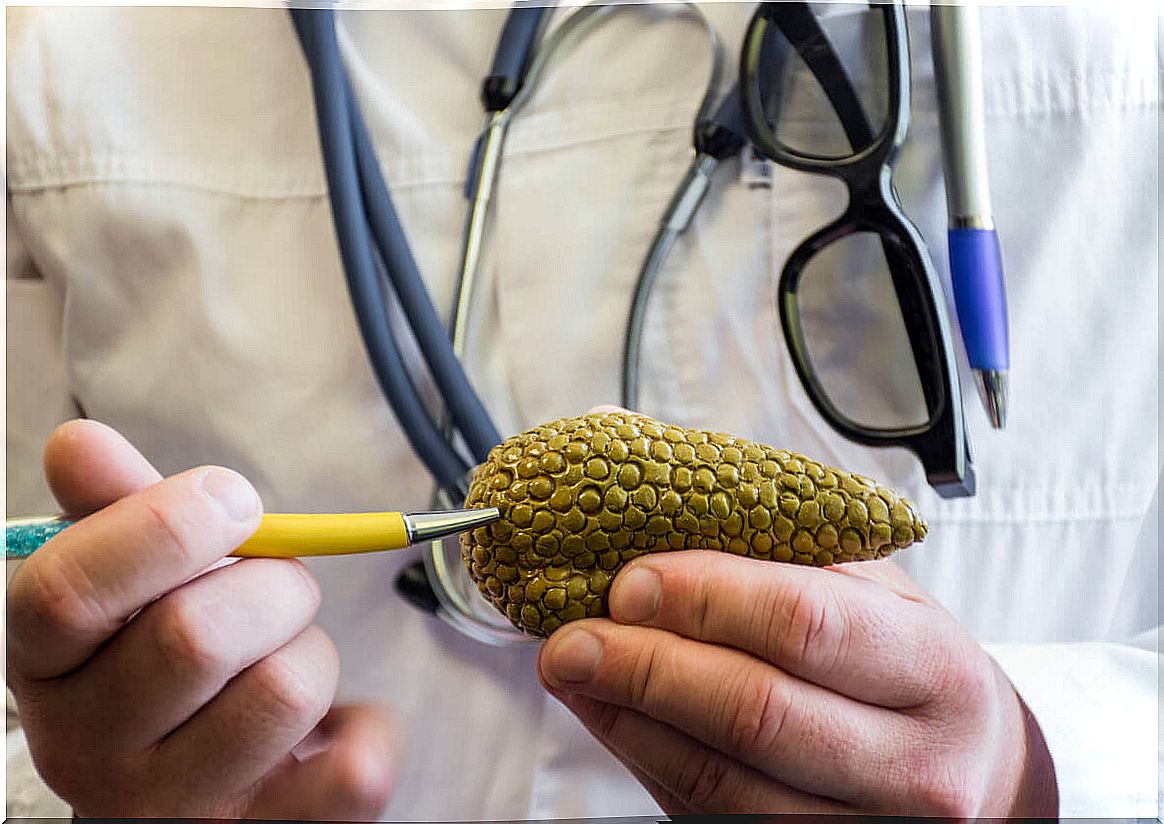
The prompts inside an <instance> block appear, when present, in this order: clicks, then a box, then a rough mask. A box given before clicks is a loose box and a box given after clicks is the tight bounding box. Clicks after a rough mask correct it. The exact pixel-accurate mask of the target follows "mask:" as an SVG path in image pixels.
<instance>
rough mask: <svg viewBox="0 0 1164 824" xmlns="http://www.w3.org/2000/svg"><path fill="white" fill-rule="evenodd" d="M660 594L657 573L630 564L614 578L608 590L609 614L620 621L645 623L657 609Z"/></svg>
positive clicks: (660, 589)
mask: <svg viewBox="0 0 1164 824" xmlns="http://www.w3.org/2000/svg"><path fill="white" fill-rule="evenodd" d="M662 596H663V587H662V584H661V583H660V581H659V575H658V573H656V572H655V571H654V570H651V569H648V568H647V567H645V566H632V567H631V568H630V569H628V570H626V571H625V572H624V573H623V574H622V575H621V576H620V577H618V578H617V579H615V583H614V586H613V587H612V589H611V592H610V614H611V616H612V617H613V618H614V619H615V620H616V621H620V622H622V623H627V624H643V623H646V622H647V621H650V620H651V619H652V618H654V617H655V613H657V612H658V611H659V601H660V599H661V598H662Z"/></svg>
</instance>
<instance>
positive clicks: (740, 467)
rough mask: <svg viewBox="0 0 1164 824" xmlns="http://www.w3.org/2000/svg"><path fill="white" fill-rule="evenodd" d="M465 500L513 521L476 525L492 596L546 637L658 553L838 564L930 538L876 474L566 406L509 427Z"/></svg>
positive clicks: (470, 551) (472, 541) (473, 546)
mask: <svg viewBox="0 0 1164 824" xmlns="http://www.w3.org/2000/svg"><path fill="white" fill-rule="evenodd" d="M465 506H467V507H478V506H495V507H497V508H499V509H500V510H501V520H500V521H498V522H497V523H494V524H491V525H490V526H487V527H481V528H479V529H476V530H473V531H472V532H468V533H465V534H464V535H463V536H462V539H461V552H462V556H463V558H464V561H465V565H466V567H467V568H468V570H469V573H470V575H471V576H472V578H473V580H474V581H475V582H476V584H477V586H478V588H479V589H480V590H481V592H482V594H483V595H484V596H485V597H486V598H488V599H489V601H491V602H492V603H493V604H494V605H495V606H496V607H497V608H498V609H499V610H501V611H502V612H503V613H505V615H507V616H508V617H509V620H510V621H512V622H513V624H514V625H515V626H517V627H519V628H520V629H522V630H524V631H525V632H527V633H529V634H531V635H535V636H546V635H549V634H550V633H551V632H553V631H554V630H555V629H557V628H558V627H560V626H561V625H562V624H564V623H566V622H568V621H573V620H577V619H579V618H586V617H598V616H602V615H605V614H606V593H607V589H608V588H609V586H610V582H611V580H612V579H613V578H614V576H615V574H616V573H617V572H618V570H619V569H620V568H621V567H622V566H623V565H624V564H626V563H627V562H628V561H630V560H631V559H633V558H636V557H638V556H640V555H643V554H646V553H648V552H660V551H669V550H682V549H715V550H722V551H725V552H730V553H733V554H735V555H745V556H749V557H752V558H759V559H763V560H772V561H783V562H789V563H799V564H810V565H815V566H827V565H829V564H836V563H844V562H848V561H863V560H870V559H874V558H882V557H885V556H886V555H889V554H891V553H892V552H894V551H895V550H897V549H901V548H904V547H907V546H909V545H910V544H913V543H916V542H920V541H922V540H923V539H924V538H925V535H926V523H925V520H924V519H923V518H922V517H921V515H920V514H919V513H918V512H917V510H916V509H915V507H914V505H913V504H912V503H911V502H910V501H908V500H906V499H905V498H904V497H902V496H901V495H899V494H897V493H896V492H893V491H891V490H888V489H886V488H884V487H882V486H879V485H878V484H877V483H876V482H874V481H872V480H870V479H868V478H865V477H862V476H860V475H854V474H852V473H849V472H844V471H842V470H839V469H834V468H832V467H828V466H824V465H822V464H820V463H818V462H816V461H812V460H810V459H808V458H805V457H804V456H802V455H797V454H796V453H793V452H788V451H785V450H781V449H774V448H772V447H770V446H765V445H763V444H759V443H755V442H753V441H748V440H745V439H742V438H736V437H733V436H731V435H725V434H722V433H717V432H706V431H701V430H694V429H684V428H681V427H678V426H669V425H666V424H663V423H659V422H658V421H654V420H652V419H650V418H647V417H644V416H641V415H636V414H632V413H622V412H612V413H606V414H595V415H584V416H581V417H577V418H565V419H562V420H558V421H554V422H552V423H548V424H545V425H543V426H539V427H537V428H535V429H532V430H530V431H528V432H524V433H522V434H520V435H516V436H514V437H512V438H509V439H508V440H506V441H505V442H504V443H502V444H500V445H499V446H497V447H496V448H495V449H494V450H493V451H492V452H491V453H490V455H489V458H488V460H487V461H486V462H485V463H484V464H482V465H481V466H480V467H478V468H477V470H476V472H475V473H474V476H473V479H472V483H471V485H470V488H469V495H468V498H467V499H466V502H465Z"/></svg>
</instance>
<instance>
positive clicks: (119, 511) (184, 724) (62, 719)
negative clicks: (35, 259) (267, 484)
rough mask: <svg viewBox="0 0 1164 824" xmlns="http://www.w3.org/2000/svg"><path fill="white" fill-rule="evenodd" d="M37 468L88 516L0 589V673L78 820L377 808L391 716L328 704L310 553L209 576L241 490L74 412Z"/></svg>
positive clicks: (222, 473)
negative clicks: (162, 468)
mask: <svg viewBox="0 0 1164 824" xmlns="http://www.w3.org/2000/svg"><path fill="white" fill-rule="evenodd" d="M45 467H46V472H47V475H48V480H49V483H50V485H51V486H52V488H53V492H54V493H55V495H56V497H57V499H58V501H59V502H60V503H61V505H62V507H63V509H64V510H65V511H66V512H68V513H70V514H71V515H73V516H83V515H88V517H85V518H84V519H83V520H82V521H79V522H78V523H77V524H75V525H74V526H71V527H70V528H69V529H67V530H65V531H64V532H62V533H60V534H59V535H58V536H57V537H55V538H54V539H53V540H52V541H50V542H49V543H47V544H45V545H44V546H43V547H41V548H40V549H38V550H37V552H36V553H35V555H33V556H32V557H31V558H30V559H28V560H27V561H26V562H25V563H24V564H22V565H21V567H20V568H19V569H18V570H17V572H16V573H15V575H14V577H13V579H12V582H11V584H10V586H9V591H8V683H9V685H10V687H11V688H12V690H13V692H14V693H15V695H16V698H17V702H18V706H19V710H20V717H21V722H22V725H23V727H24V730H25V732H26V733H27V736H28V743H29V748H30V751H31V754H32V758H33V761H34V763H35V764H36V766H37V769H38V770H39V771H40V772H41V774H42V775H43V777H44V778H45V780H46V782H47V783H48V784H49V786H50V787H52V788H53V789H54V790H55V791H56V792H57V793H58V794H59V795H60V796H61V797H62V798H63V799H64V800H65V801H67V802H69V803H70V804H71V805H73V808H74V810H75V812H76V813H77V814H78V815H82V816H117V817H157V816H165V817H208V818H209V817H213V818H228V817H270V818H284V819H287V818H330V819H358V818H374V817H376V816H377V815H378V814H379V813H380V812H381V810H382V809H383V806H384V804H385V803H386V801H387V796H388V792H389V789H390V787H389V784H390V781H391V766H392V765H391V762H392V753H391V749H390V745H389V738H390V734H389V733H390V730H389V726H388V720H387V719H386V718H385V717H384V716H383V714H382V713H380V712H379V711H377V710H374V709H373V708H371V707H346V708H336V709H331V704H332V698H333V696H334V694H335V689H336V681H337V678H338V660H337V656H336V652H335V647H334V646H333V644H332V642H331V640H330V639H329V638H328V637H327V635H325V634H324V632H323V631H322V630H320V629H319V628H318V627H316V626H314V625H312V620H313V618H314V616H315V613H316V610H317V608H318V606H319V597H320V596H319V588H318V586H317V584H316V583H315V581H314V579H313V578H312V576H311V574H310V573H309V572H308V571H307V568H306V567H304V566H303V565H302V564H300V563H299V562H297V561H289V560H275V559H265V558H262V559H258V558H256V559H247V560H242V561H239V562H237V563H229V564H226V565H219V566H218V567H216V568H214V569H213V570H211V571H209V572H207V571H206V570H207V569H208V568H209V567H212V566H213V565H215V564H216V563H217V562H219V561H221V560H222V559H223V558H224V556H226V555H227V554H229V553H230V552H231V551H232V550H233V549H234V548H235V547H237V546H238V545H239V544H240V543H242V542H243V541H244V540H245V539H246V538H247V537H248V536H250V534H251V533H252V532H254V530H255V528H256V527H257V526H258V524H259V519H260V517H261V514H262V506H261V503H260V501H259V497H258V495H257V494H256V492H255V490H254V489H253V488H252V487H251V485H250V484H249V483H248V482H247V481H246V480H245V479H243V478H242V477H241V476H239V475H238V474H236V473H234V472H231V471H229V470H225V469H220V468H214V467H202V468H199V469H192V470H190V471H188V472H184V473H182V474H179V475H175V476H173V477H170V478H166V479H164V480H163V479H162V478H161V476H160V475H159V474H158V472H157V471H156V470H155V469H154V468H153V467H152V466H150V464H149V463H148V462H147V461H146V460H145V458H143V457H142V456H141V455H140V454H139V453H138V452H137V451H136V450H135V449H134V448H133V447H132V446H130V444H129V443H128V442H127V441H125V440H124V439H123V438H122V437H121V436H120V435H118V434H117V433H115V432H114V431H113V430H111V429H109V428H108V427H105V426H102V425H100V424H96V423H92V422H85V421H78V422H74V423H71V424H66V425H64V426H62V427H61V428H59V429H58V430H57V431H56V432H55V433H54V434H53V436H52V438H51V439H50V441H49V443H48V446H47V448H46V451H45ZM90 513H92V514H90Z"/></svg>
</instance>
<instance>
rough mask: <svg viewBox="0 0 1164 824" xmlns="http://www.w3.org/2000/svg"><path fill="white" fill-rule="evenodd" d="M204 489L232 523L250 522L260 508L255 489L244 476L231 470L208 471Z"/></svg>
mask: <svg viewBox="0 0 1164 824" xmlns="http://www.w3.org/2000/svg"><path fill="white" fill-rule="evenodd" d="M202 488H203V489H204V490H206V494H207V495H209V496H210V497H211V498H213V499H214V500H215V501H217V502H218V505H219V506H221V507H222V511H223V512H225V513H226V514H227V517H229V518H230V519H231V520H232V521H249V520H250V519H251V517H252V516H253V515H254V514H255V510H256V509H258V508H259V496H258V493H257V492H255V488H254V487H253V486H251V485H250V484H249V483H247V481H246V479H245V478H243V476H242V475H239V474H238V473H237V472H231V471H230V470H229V469H211V470H210V471H208V472H207V473H206V474H205V475H203V476H202Z"/></svg>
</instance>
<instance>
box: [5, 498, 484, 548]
mask: <svg viewBox="0 0 1164 824" xmlns="http://www.w3.org/2000/svg"><path fill="white" fill-rule="evenodd" d="M500 518H501V512H500V510H498V509H497V508H496V507H488V508H482V509H452V510H447V511H443V512H412V513H406V512H351V513H339V514H323V515H315V514H295V513H275V512H273V513H268V514H266V515H263V519H262V521H261V522H260V524H259V528H258V529H256V530H255V533H254V534H253V535H251V537H250V538H248V539H247V540H246V541H244V542H243V544H242V545H241V546H239V548H238V549H236V550H235V551H234V552H232V553H231V555H233V556H235V557H240V558H300V557H306V556H311V555H353V554H357V553H361V552H383V551H386V550H390V549H404V548H405V547H409V546H412V545H413V544H417V543H421V542H422V541H434V540H436V539H438V538H445V537H448V536H450V535H456V534H458V533H460V532H466V531H468V530H470V529H476V528H477V527H479V526H486V525H488V524H491V523H494V522H495V521H497V520H499V519H500ZM74 523H75V521H71V520H69V519H68V518H64V517H62V516H59V515H50V516H43V517H35V518H12V519H8V520H6V521H5V522H4V557H5V559H6V560H10V561H11V560H16V559H21V558H27V557H28V556H29V555H31V554H32V553H33V552H35V551H36V550H37V548H38V547H41V546H43V545H44V544H45V543H47V542H48V541H49V540H50V539H51V538H52V537H53V536H55V535H57V534H58V533H60V532H62V531H64V530H65V529H67V528H69V527H70V526H72V525H73V524H74Z"/></svg>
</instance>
